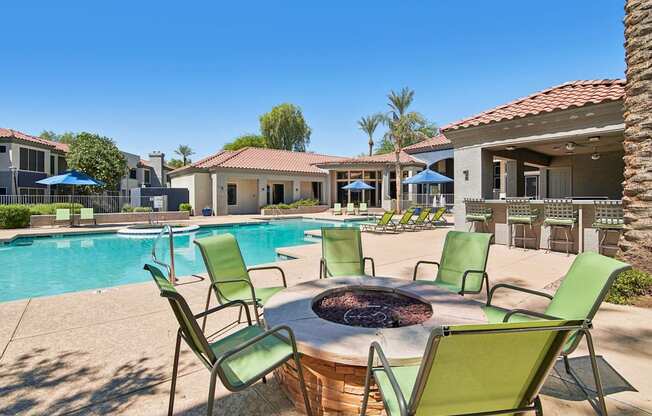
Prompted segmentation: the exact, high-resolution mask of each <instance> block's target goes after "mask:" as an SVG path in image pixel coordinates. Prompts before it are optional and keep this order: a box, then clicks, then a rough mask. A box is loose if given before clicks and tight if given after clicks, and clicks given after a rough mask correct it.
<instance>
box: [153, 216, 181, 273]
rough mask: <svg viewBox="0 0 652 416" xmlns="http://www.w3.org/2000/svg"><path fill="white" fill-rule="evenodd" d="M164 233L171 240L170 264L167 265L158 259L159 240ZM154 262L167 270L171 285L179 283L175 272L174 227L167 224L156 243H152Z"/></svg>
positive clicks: (156, 238) (157, 237)
mask: <svg viewBox="0 0 652 416" xmlns="http://www.w3.org/2000/svg"><path fill="white" fill-rule="evenodd" d="M164 233H167V234H168V237H169V240H170V264H167V263H165V262H163V261H161V260H159V259H158V258H157V257H156V246H157V244H158V240H160V239H161V237H162V236H163V234H164ZM152 261H153V262H154V263H156V264H158V265H159V266H163V267H165V268H166V269H167V271H168V280H170V283H172V284H173V285H175V284H176V283H177V276H176V273H175V270H174V233H173V232H172V227H171V226H170V224H165V225H164V226H163V228H161V231H160V232H159V233H158V234H157V235H156V237H155V238H154V242H153V243H152Z"/></svg>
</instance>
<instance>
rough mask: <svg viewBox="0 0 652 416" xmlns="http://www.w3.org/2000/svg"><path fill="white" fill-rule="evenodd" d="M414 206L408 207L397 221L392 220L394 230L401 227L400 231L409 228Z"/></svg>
mask: <svg viewBox="0 0 652 416" xmlns="http://www.w3.org/2000/svg"><path fill="white" fill-rule="evenodd" d="M414 210H415V208H414V207H410V208H408V209H407V210H406V211H405V212H404V213H403V216H402V217H401V219H400V220H399V221H398V222H394V221H392V225H393V227H394V229H395V230H396V231H398V230H399V229H401V231H405V230H408V229H409V228H410V221H411V220H412V216H413V215H414Z"/></svg>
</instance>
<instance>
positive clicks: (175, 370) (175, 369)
mask: <svg viewBox="0 0 652 416" xmlns="http://www.w3.org/2000/svg"><path fill="white" fill-rule="evenodd" d="M180 350H181V329H179V331H178V332H177V343H176V346H175V347H174V363H173V364H172V383H171V385H170V402H169V405H168V416H172V414H173V411H174V392H175V390H176V388H177V373H178V369H179V351H180Z"/></svg>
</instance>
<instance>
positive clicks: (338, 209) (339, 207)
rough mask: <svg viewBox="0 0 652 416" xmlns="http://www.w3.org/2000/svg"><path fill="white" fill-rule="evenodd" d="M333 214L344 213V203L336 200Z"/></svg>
mask: <svg viewBox="0 0 652 416" xmlns="http://www.w3.org/2000/svg"><path fill="white" fill-rule="evenodd" d="M332 214H333V215H342V204H340V203H339V202H336V203H334V204H333V212H332Z"/></svg>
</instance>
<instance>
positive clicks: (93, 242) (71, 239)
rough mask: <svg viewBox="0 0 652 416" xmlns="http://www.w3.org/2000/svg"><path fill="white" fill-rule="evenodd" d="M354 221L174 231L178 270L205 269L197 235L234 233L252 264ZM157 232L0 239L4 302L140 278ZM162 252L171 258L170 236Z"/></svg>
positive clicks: (0, 293)
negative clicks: (316, 232)
mask: <svg viewBox="0 0 652 416" xmlns="http://www.w3.org/2000/svg"><path fill="white" fill-rule="evenodd" d="M333 226H348V227H351V226H355V224H354V223H340V222H329V221H312V220H278V221H270V222H268V223H259V224H246V225H235V226H219V227H205V228H201V229H200V230H198V231H197V232H193V233H189V234H184V235H177V236H175V237H174V249H175V250H174V252H175V256H174V260H175V268H176V273H177V276H185V275H190V274H193V273H201V272H204V271H205V268H204V262H203V260H202V258H201V254H200V253H199V250H198V249H197V248H196V245H195V244H194V243H193V240H194V239H195V238H201V237H206V236H210V235H216V234H223V233H231V234H233V235H235V237H236V238H237V239H238V243H239V244H240V248H241V250H242V253H243V255H244V258H245V262H246V263H247V265H248V266H253V265H256V264H262V263H269V262H273V261H276V260H278V258H277V255H276V251H275V249H276V248H278V247H288V246H296V245H300V244H310V243H311V242H313V241H312V240H310V239H305V236H304V231H306V230H313V229H319V228H321V227H333ZM153 241H154V239H153V238H143V237H137V238H133V237H126V236H120V235H117V234H115V233H104V234H87V235H63V236H52V237H47V238H42V237H37V238H18V239H16V240H14V241H12V242H11V243H9V244H4V245H0V265H1V269H0V302H3V301H8V300H15V299H23V298H28V297H36V296H46V295H55V294H59V293H65V292H77V291H80V290H88V289H99V288H106V287H111V286H118V285H122V284H125V283H134V282H142V281H146V280H148V279H149V277H148V276H149V275H148V274H147V273H146V272H145V271H144V270H143V269H142V268H143V264H145V263H147V262H150V263H151V251H152V244H153ZM161 243H162V244H159V246H160V248H159V249H158V251H160V253H159V254H158V256H159V258H160V259H161V260H163V261H166V262H167V260H168V258H169V255H168V253H167V252H166V251H167V244H165V243H166V241H161Z"/></svg>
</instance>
